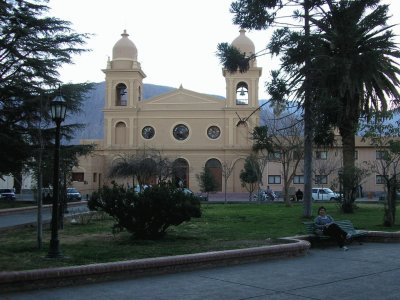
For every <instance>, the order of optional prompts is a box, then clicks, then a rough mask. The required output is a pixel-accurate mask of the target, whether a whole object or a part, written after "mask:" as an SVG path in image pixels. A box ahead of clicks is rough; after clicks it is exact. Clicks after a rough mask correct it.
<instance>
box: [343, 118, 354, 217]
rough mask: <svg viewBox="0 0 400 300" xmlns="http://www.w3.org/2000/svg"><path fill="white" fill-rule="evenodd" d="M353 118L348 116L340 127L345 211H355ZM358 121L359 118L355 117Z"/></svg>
mask: <svg viewBox="0 0 400 300" xmlns="http://www.w3.org/2000/svg"><path fill="white" fill-rule="evenodd" d="M353 120H354V119H352V118H346V119H345V120H344V121H342V124H341V126H340V127H339V131H340V135H341V137H342V147H343V148H342V151H343V203H342V210H343V212H345V213H352V212H353V202H354V200H355V196H356V195H355V191H356V187H354V176H355V163H354V153H355V129H354V128H355V124H354V123H353ZM355 120H356V121H357V120H358V119H355Z"/></svg>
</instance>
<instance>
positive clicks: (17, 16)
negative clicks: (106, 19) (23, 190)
mask: <svg viewBox="0 0 400 300" xmlns="http://www.w3.org/2000/svg"><path fill="white" fill-rule="evenodd" d="M47 2H48V1H46V0H30V1H29V0H15V1H12V0H5V1H1V3H0V30H1V36H0V144H1V145H2V147H1V148H0V156H1V157H2V162H1V164H0V176H1V175H4V174H10V173H14V172H20V171H21V168H22V167H23V165H24V164H25V163H26V162H27V161H29V160H30V159H31V158H32V157H33V154H34V151H32V147H33V148H37V145H38V144H36V142H37V139H36V138H37V137H36V136H34V135H35V134H36V133H37V131H36V130H35V129H37V125H38V124H39V123H40V124H41V125H44V127H46V126H47V127H48V128H50V127H52V126H54V125H52V123H51V122H49V120H50V117H49V115H48V108H49V106H48V105H49V102H50V101H51V100H52V99H53V97H54V96H55V95H56V94H55V93H56V90H57V86H58V85H59V84H60V81H59V79H58V78H59V73H58V69H59V68H60V67H61V66H62V65H63V64H70V63H72V56H73V55H75V54H80V53H82V52H84V51H88V50H86V49H84V48H82V46H83V45H84V44H85V40H86V39H87V38H88V37H89V35H88V34H78V33H74V32H73V31H72V29H71V28H70V25H71V24H70V23H69V22H67V21H63V20H60V19H57V18H54V17H50V16H48V11H49V8H48V7H47V6H46V5H45V4H46V3H47ZM89 88H90V85H89V84H83V85H68V86H64V87H63V91H62V92H63V96H64V98H65V99H66V100H67V105H68V106H69V107H68V108H69V109H70V112H76V111H77V110H78V109H79V106H80V103H81V102H80V101H81V100H82V96H83V95H84V93H85V92H86V91H87V90H88V89H89ZM44 120H47V122H46V121H44ZM74 128H75V129H76V126H68V127H66V129H65V130H63V131H64V133H68V132H69V133H71V130H73V129H74ZM50 132H51V130H50ZM53 136H54V135H53ZM41 138H43V139H47V138H49V139H51V135H50V133H49V134H47V133H45V132H44V133H41ZM47 141H48V139H47Z"/></svg>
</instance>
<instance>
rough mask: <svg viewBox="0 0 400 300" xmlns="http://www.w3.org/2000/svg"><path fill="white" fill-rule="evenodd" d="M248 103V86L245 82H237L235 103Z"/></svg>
mask: <svg viewBox="0 0 400 300" xmlns="http://www.w3.org/2000/svg"><path fill="white" fill-rule="evenodd" d="M248 104H249V87H248V85H247V83H246V82H243V81H241V82H239V83H238V84H237V86H236V105H248Z"/></svg>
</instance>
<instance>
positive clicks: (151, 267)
mask: <svg viewBox="0 0 400 300" xmlns="http://www.w3.org/2000/svg"><path fill="white" fill-rule="evenodd" d="M284 240H286V241H288V242H289V243H286V244H279V245H272V246H262V247H254V248H246V249H235V250H226V251H213V252H205V253H196V254H187V255H177V256H167V257H156V258H146V259H136V260H129V261H122V262H112V263H100V264H91V265H83V266H73V267H62V268H52V269H37V270H29V271H15V272H0V291H1V292H12V291H22V290H32V289H42V288H51V287H61V286H70V285H74V284H85V283H86V284H87V283H94V282H101V281H107V280H117V279H122V278H127V277H129V278H137V277H143V276H149V275H156V274H166V273H174V272H181V271H189V270H193V269H200V268H210V267H215V266H226V265H235V264H241V263H249V262H256V261H260V260H267V259H275V258H282V257H295V256H301V255H305V254H307V252H308V250H309V249H310V246H311V244H310V242H308V241H305V240H300V239H289V238H286V239H284Z"/></svg>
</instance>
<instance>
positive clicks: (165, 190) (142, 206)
mask: <svg viewBox="0 0 400 300" xmlns="http://www.w3.org/2000/svg"><path fill="white" fill-rule="evenodd" d="M88 206H89V209H91V210H97V211H104V212H106V213H108V214H109V215H110V216H111V217H113V218H114V219H115V221H116V223H115V224H114V227H113V232H120V231H123V230H124V229H125V230H127V231H128V232H130V233H132V235H133V237H134V238H138V239H159V238H162V237H163V236H164V235H165V234H166V230H167V229H168V227H169V226H171V225H175V226H177V225H179V224H181V223H183V222H185V221H189V220H190V219H191V218H199V217H201V209H200V201H199V200H198V199H197V198H196V197H195V196H193V195H186V194H184V193H183V192H182V191H180V190H179V189H176V188H175V187H173V186H172V185H169V184H161V185H156V186H153V187H150V188H147V189H145V190H144V191H143V192H141V193H135V192H134V191H133V190H132V189H128V190H126V189H125V188H124V187H123V186H119V185H118V184H116V183H113V187H111V188H110V187H103V188H102V189H100V190H99V192H97V193H94V194H93V195H92V197H91V199H90V200H89V202H88Z"/></svg>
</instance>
